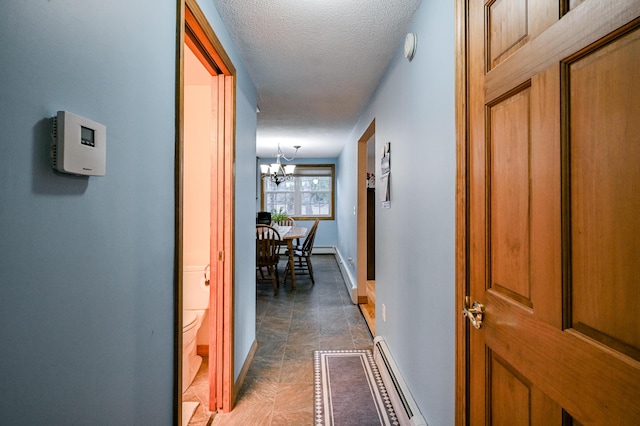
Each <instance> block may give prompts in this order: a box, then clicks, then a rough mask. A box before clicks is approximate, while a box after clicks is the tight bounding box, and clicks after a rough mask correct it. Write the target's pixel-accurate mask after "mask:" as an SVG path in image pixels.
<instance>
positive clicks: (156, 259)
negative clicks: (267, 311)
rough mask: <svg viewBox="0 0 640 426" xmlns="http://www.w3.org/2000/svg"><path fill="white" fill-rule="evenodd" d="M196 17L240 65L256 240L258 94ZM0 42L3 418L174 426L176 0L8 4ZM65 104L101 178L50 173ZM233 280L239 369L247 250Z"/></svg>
mask: <svg viewBox="0 0 640 426" xmlns="http://www.w3.org/2000/svg"><path fill="white" fill-rule="evenodd" d="M205 13H206V14H207V16H208V17H209V19H210V20H211V23H212V26H213V28H214V30H215V31H216V32H217V33H218V35H219V36H220V38H221V41H222V42H223V44H224V46H225V48H226V49H227V53H229V55H230V56H231V58H232V61H233V62H234V65H235V66H236V68H238V85H237V93H236V94H237V127H238V129H237V138H236V140H237V147H236V162H237V164H236V216H237V218H236V224H237V225H238V226H237V228H236V239H237V241H238V244H250V243H251V242H252V237H251V229H252V226H253V224H254V217H255V215H254V206H255V200H254V196H253V188H254V182H255V170H254V169H255V128H256V117H255V108H256V99H255V97H256V95H255V88H254V86H253V84H252V83H251V81H250V79H249V78H248V76H247V74H246V72H245V70H244V68H243V67H242V64H241V62H240V61H239V60H238V58H237V55H236V53H235V51H234V49H233V46H232V44H231V43H230V41H229V38H228V36H227V35H226V33H225V31H224V27H223V26H222V24H221V23H220V19H219V17H218V15H217V13H216V11H215V9H214V8H213V6H208V8H206V9H205ZM150 17H152V19H151V18H150ZM141 22H144V25H143V27H141V25H140V23H141ZM141 28H142V29H143V31H141ZM0 40H2V43H0V57H2V66H1V67H0V130H1V131H2V133H1V134H2V137H1V143H0V159H2V160H3V167H1V168H0V235H1V238H0V253H2V256H0V323H1V324H2V327H1V328H0V341H2V344H1V345H0V359H1V360H2V362H1V363H0V377H2V380H0V396H1V397H0V413H2V423H3V424H4V423H6V424H11V425H34V424H50V423H54V424H78V425H88V424H91V425H103V424H105V425H107V424H108V425H114V424H118V425H134V424H140V425H143V424H153V425H171V424H173V412H172V411H173V396H174V357H173V350H174V338H173V336H174V317H173V310H174V303H175V301H174V282H175V278H174V274H175V273H174V268H173V264H174V205H175V203H174V198H175V194H174V169H175V164H174V149H175V131H174V123H175V82H176V76H175V51H176V1H160V2H159V1H152V0H139V1H136V2H130V1H125V0H110V1H108V2H104V1H97V0H91V1H85V2H78V1H73V0H56V1H48V2H2V6H0ZM62 109H67V110H70V111H72V112H75V113H77V114H81V115H84V116H87V117H88V118H91V119H93V120H96V121H98V122H101V123H103V124H105V125H106V126H107V173H106V176H104V177H90V178H86V177H74V176H70V175H62V174H58V173H54V172H53V171H52V170H51V168H50V166H49V144H50V136H49V135H50V128H51V126H50V120H49V117H51V116H53V115H54V114H55V112H56V111H57V110H62ZM241 262H245V263H244V265H241ZM249 266H250V265H249ZM235 282H236V292H235V296H236V306H242V307H243V309H237V310H236V333H235V338H236V376H237V373H238V372H239V369H240V368H241V366H242V365H241V362H238V361H242V360H244V358H245V357H246V353H247V352H248V348H249V347H250V345H251V342H253V340H254V338H255V310H252V309H248V308H247V306H251V303H254V300H255V284H254V283H255V278H254V268H251V267H247V266H246V259H244V258H243V259H236V264H235Z"/></svg>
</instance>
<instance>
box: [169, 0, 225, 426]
mask: <svg viewBox="0 0 640 426" xmlns="http://www.w3.org/2000/svg"><path fill="white" fill-rule="evenodd" d="M185 32H189V36H188V37H186V36H185ZM185 43H187V44H188V45H189V46H190V47H193V48H194V49H193V50H194V52H196V56H197V57H198V58H199V59H200V61H201V62H202V64H203V65H204V66H205V68H207V69H208V70H209V72H210V73H211V74H212V75H218V76H219V77H221V79H219V80H218V88H219V90H220V91H221V93H223V94H222V96H220V97H219V99H220V101H219V105H218V111H219V112H218V117H219V119H218V122H219V123H221V124H222V125H221V126H217V132H216V133H217V136H218V140H221V141H222V144H218V146H219V149H218V152H217V153H216V154H214V155H213V157H212V158H217V161H216V163H215V164H216V165H215V168H216V170H217V171H218V173H217V175H216V176H212V180H213V182H214V183H215V187H212V191H217V193H218V194H220V195H221V196H222V199H223V200H224V201H223V202H222V203H218V208H217V210H216V214H215V216H216V217H212V228H214V229H215V230H216V231H218V230H219V231H221V232H217V233H216V234H215V241H212V242H211V247H212V251H211V278H212V282H215V281H214V280H215V279H214V277H217V282H218V283H221V285H218V286H215V288H214V286H213V285H212V286H211V289H212V291H213V290H217V291H215V292H214V293H212V302H213V303H211V305H210V311H209V312H210V315H209V317H210V318H211V321H210V323H211V325H213V326H212V327H210V345H209V346H210V351H209V354H210V358H209V359H210V366H212V367H213V368H214V370H215V374H216V376H215V380H214V381H215V383H210V405H209V410H210V411H218V410H221V411H223V412H228V411H230V410H231V409H232V408H233V403H234V400H233V396H234V394H235V392H234V380H233V379H234V364H233V359H234V346H233V341H234V340H233V337H234V336H233V335H234V332H233V331H234V322H233V317H234V311H233V283H234V270H233V263H234V258H235V253H234V239H233V228H234V214H235V212H234V209H235V207H234V206H235V203H234V199H235V197H234V192H233V190H234V186H235V185H234V184H235V180H234V176H233V169H234V165H235V117H236V114H235V97H236V79H235V74H236V70H235V67H234V66H233V63H232V62H231V60H230V58H229V56H228V55H227V54H226V52H225V50H224V48H223V46H222V44H221V43H220V41H219V40H218V38H217V36H216V35H215V33H214V31H213V29H212V28H211V26H210V25H209V23H208V21H207V19H206V17H205V15H204V13H203V12H202V10H201V9H200V7H199V6H198V3H197V2H196V0H177V31H176V105H175V108H176V123H175V128H176V142H175V194H176V198H175V260H174V288H175V291H174V299H175V304H174V318H175V323H174V341H175V342H176V344H175V345H174V398H173V401H174V410H173V412H174V419H173V420H174V424H176V425H181V423H182V306H183V297H182V288H183V283H182V274H180V271H181V270H182V267H183V255H184V253H183V248H182V245H183V223H184V217H183V195H184V194H183V184H184V177H183V171H184V46H185ZM216 342H217V343H216ZM212 357H215V359H216V360H215V361H214V362H213V363H212V362H211V359H212ZM212 364H213V365H212Z"/></svg>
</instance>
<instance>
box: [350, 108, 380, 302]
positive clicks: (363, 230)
mask: <svg viewBox="0 0 640 426" xmlns="http://www.w3.org/2000/svg"><path fill="white" fill-rule="evenodd" d="M375 133H376V120H375V119H373V121H371V124H369V127H367V130H365V131H364V133H363V134H362V136H360V139H358V149H357V161H358V165H357V167H356V169H357V176H356V186H357V188H356V194H357V202H358V208H357V217H356V224H357V228H356V241H357V242H358V245H357V249H356V250H357V251H356V253H357V256H358V262H357V268H356V276H357V278H356V280H357V284H356V285H357V288H356V293H357V294H356V299H357V300H355V301H354V303H356V304H361V303H367V301H368V298H367V142H369V139H371V137H372V136H373V135H374V134H375Z"/></svg>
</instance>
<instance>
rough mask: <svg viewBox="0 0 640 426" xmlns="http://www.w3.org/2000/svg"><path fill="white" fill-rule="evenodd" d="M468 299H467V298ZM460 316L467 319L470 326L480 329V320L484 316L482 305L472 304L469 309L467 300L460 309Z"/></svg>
mask: <svg viewBox="0 0 640 426" xmlns="http://www.w3.org/2000/svg"><path fill="white" fill-rule="evenodd" d="M467 299H468V298H467ZM462 315H464V316H465V317H467V318H468V319H469V321H471V325H472V326H473V327H474V328H477V329H480V328H482V318H483V316H484V305H482V304H481V303H478V302H473V305H471V307H470V308H469V300H467V301H466V302H465V304H464V308H462Z"/></svg>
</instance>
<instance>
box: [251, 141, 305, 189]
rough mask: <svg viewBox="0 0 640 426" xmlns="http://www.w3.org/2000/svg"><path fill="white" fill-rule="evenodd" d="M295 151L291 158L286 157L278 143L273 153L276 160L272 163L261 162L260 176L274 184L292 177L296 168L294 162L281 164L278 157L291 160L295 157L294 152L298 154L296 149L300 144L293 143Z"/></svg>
mask: <svg viewBox="0 0 640 426" xmlns="http://www.w3.org/2000/svg"><path fill="white" fill-rule="evenodd" d="M294 148H295V149H296V152H294V153H293V156H292V157H291V158H287V157H286V156H285V155H284V154H283V153H282V149H280V144H278V152H277V154H276V155H275V157H276V162H275V163H272V164H270V165H269V164H261V165H260V171H261V173H262V177H263V178H265V179H269V180H270V181H271V182H273V183H275V184H276V186H278V185H280V184H281V183H282V182H284V181H286V180H289V179H292V178H293V172H294V170H295V168H296V166H295V164H287V165H285V166H283V165H282V164H281V163H280V159H281V158H282V159H283V160H286V161H291V160H293V159H294V158H296V154H298V150H299V149H300V145H294Z"/></svg>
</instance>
